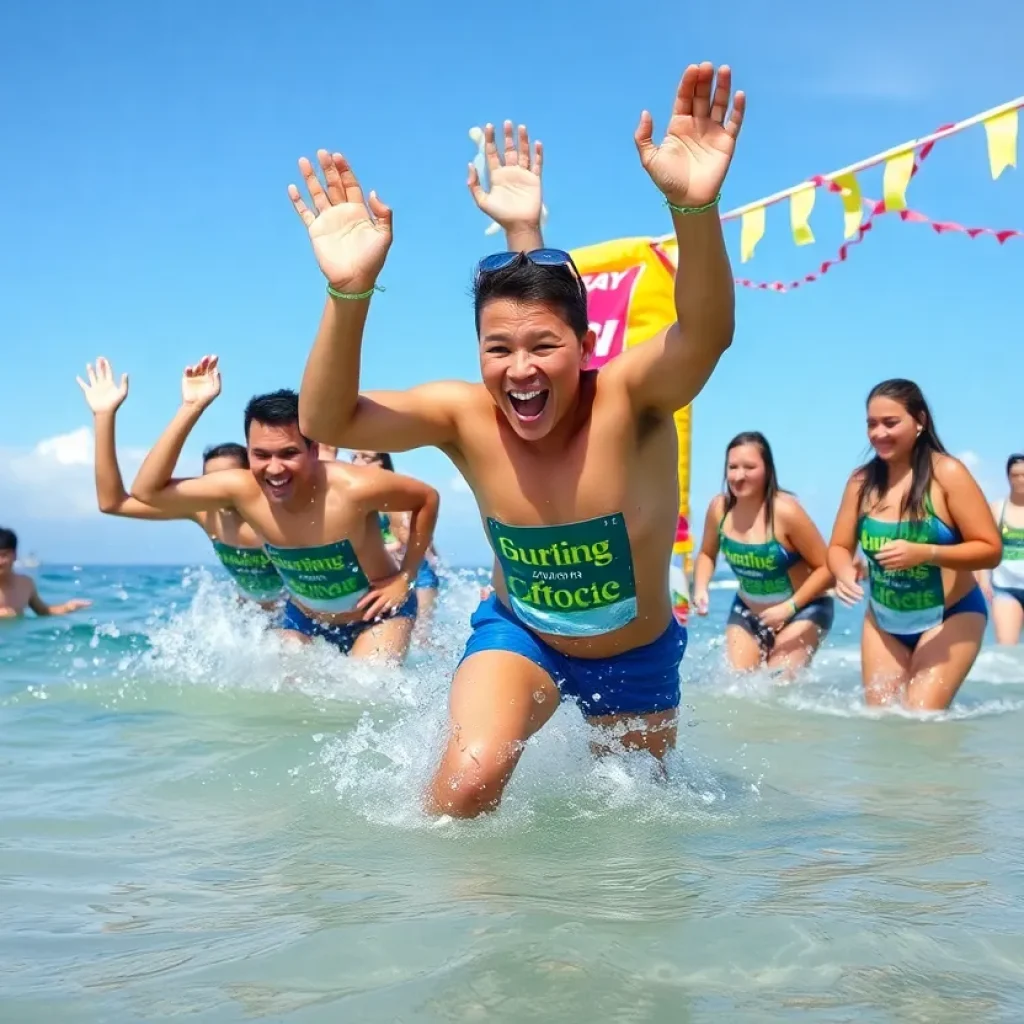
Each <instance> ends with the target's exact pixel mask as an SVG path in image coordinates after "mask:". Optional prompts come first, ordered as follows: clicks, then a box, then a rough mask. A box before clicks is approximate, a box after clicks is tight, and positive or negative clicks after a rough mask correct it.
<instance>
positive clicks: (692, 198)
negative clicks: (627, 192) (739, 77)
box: [634, 62, 746, 206]
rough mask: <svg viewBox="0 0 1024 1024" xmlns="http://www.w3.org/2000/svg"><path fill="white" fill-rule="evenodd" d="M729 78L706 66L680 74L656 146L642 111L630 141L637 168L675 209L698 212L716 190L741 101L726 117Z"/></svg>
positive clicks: (728, 159) (726, 71) (732, 145)
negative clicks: (640, 167) (693, 208)
mask: <svg viewBox="0 0 1024 1024" xmlns="http://www.w3.org/2000/svg"><path fill="white" fill-rule="evenodd" d="M731 89H732V72H731V71H730V69H729V68H728V66H727V65H724V64H723V65H722V66H721V67H720V68H719V69H718V82H717V84H716V82H715V69H714V66H713V65H712V64H711V63H710V62H705V63H704V64H701V65H700V66H698V65H696V64H691V65H690V66H689V67H688V68H687V69H686V71H685V72H684V73H683V77H682V80H681V81H680V83H679V90H678V92H677V93H676V101H675V103H674V105H673V107H672V117H671V119H670V120H669V123H668V128H667V129H666V132H665V138H664V139H663V140H662V142H661V145H660V146H656V145H655V144H654V141H653V139H652V135H653V131H654V124H653V121H652V119H651V115H650V114H649V113H648V112H647V111H646V110H645V111H644V112H643V113H642V114H641V115H640V124H639V126H638V127H637V130H636V134H635V136H634V139H635V141H636V147H637V150H638V152H639V153H640V162H641V163H642V164H643V166H644V170H645V171H647V173H648V174H649V175H650V176H651V179H652V180H653V182H654V184H655V185H657V186H658V188H659V189H661V191H662V192H663V193H664V195H665V198H666V199H668V201H669V202H670V203H673V204H674V205H676V206H704V205H706V204H707V203H710V202H712V201H713V200H714V198H715V197H716V196H717V195H718V193H719V192H720V191H721V189H722V182H723V181H725V175H726V172H727V171H728V170H729V164H730V163H731V162H732V156H733V152H734V151H735V149H736V138H737V136H738V135H739V133H740V128H741V127H742V125H743V114H744V111H745V109H746V96H745V95H744V94H743V93H742V92H737V93H736V96H735V99H734V100H733V108H732V113H731V115H730V116H729V118H728V120H726V114H728V113H729V94H730V92H731Z"/></svg>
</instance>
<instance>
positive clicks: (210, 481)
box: [132, 356, 439, 661]
mask: <svg viewBox="0 0 1024 1024" xmlns="http://www.w3.org/2000/svg"><path fill="white" fill-rule="evenodd" d="M220 387H221V383H220V371H219V369H218V367H217V357H216V356H204V357H203V359H202V360H200V362H199V363H197V364H196V365H194V366H190V367H187V368H186V370H185V374H184V377H183V379H182V399H183V401H182V405H181V408H180V409H179V410H178V412H177V414H176V415H175V417H174V419H173V420H172V421H171V424H170V426H169V427H168V428H167V429H166V430H165V431H164V433H163V436H162V437H161V438H160V439H159V440H158V441H157V443H156V445H155V446H154V448H153V450H152V451H151V452H150V453H149V455H147V456H146V459H145V461H144V462H143V464H142V466H141V468H140V469H139V473H138V476H137V477H136V478H135V483H134V484H133V485H132V494H133V495H134V496H135V497H136V498H138V499H139V500H140V501H144V502H145V503H146V504H147V505H152V506H153V507H154V508H157V509H160V510H162V511H164V512H174V513H178V514H182V513H190V512H191V513H197V512H202V511H206V510H213V509H224V508H227V509H233V510H235V511H237V512H238V514H239V515H240V516H241V517H242V518H243V519H244V520H245V521H246V522H247V523H248V524H249V525H250V526H251V527H252V528H253V529H254V530H255V531H256V533H257V534H258V535H259V536H260V537H262V538H263V539H264V541H265V548H266V552H267V555H268V556H269V558H270V561H271V562H272V563H273V565H274V567H275V568H276V569H277V571H278V573H279V575H280V577H281V579H282V580H283V582H284V586H285V588H286V589H287V591H288V594H289V598H288V601H287V602H286V604H285V608H284V614H283V618H282V621H281V623H280V627H281V628H282V629H283V630H284V631H285V632H286V633H287V634H289V635H291V636H293V637H295V638H297V639H301V640H303V641H308V640H310V639H312V638H315V637H320V638H322V639H324V640H327V641H328V642H329V643H332V644H334V645H335V646H336V647H337V648H338V649H339V650H340V651H342V652H343V653H345V654H351V655H353V656H354V657H361V658H374V657H380V658H383V659H384V660H387V661H401V660H402V659H403V658H404V657H405V654H406V653H407V651H408V647H409V638H410V636H411V633H412V626H413V622H414V620H415V617H416V595H415V592H414V591H413V589H412V588H413V581H414V580H415V578H416V570H417V568H418V567H419V564H420V562H421V561H422V559H423V556H424V553H425V552H426V550H427V548H428V547H429V545H430V540H431V537H432V536H433V531H434V524H435V523H436V521H437V511H438V504H439V499H438V494H437V491H435V490H434V489H433V488H432V487H429V486H427V485H426V484H424V483H421V482H420V481H418V480H413V479H412V478H411V477H407V476H402V475H400V474H398V473H387V472H385V471H384V470H383V469H380V468H379V467H370V466H352V465H349V464H347V463H343V462H337V461H335V462H324V461H322V460H321V459H320V458H319V451H318V446H317V444H316V442H315V441H310V440H309V439H308V438H306V437H304V436H303V435H302V433H301V431H300V430H299V406H298V395H297V394H296V393H295V392H294V391H289V390H286V389H282V390H279V391H274V392H271V393H269V394H266V395H257V396H255V397H254V398H253V399H251V400H250V402H249V403H248V405H247V406H246V408H245V415H244V426H245V437H246V443H247V450H248V456H249V468H248V469H228V470H224V471H223V472H220V473H210V474H206V475H204V476H201V477H192V478H189V479H179V480H175V479H172V477H171V474H172V473H173V472H174V466H175V464H176V462H177V461H178V456H179V455H180V454H181V449H182V447H183V445H184V444H185V440H186V439H187V438H188V435H189V433H190V432H191V430H192V428H193V427H194V426H195V424H196V423H197V422H198V420H199V417H200V416H201V415H202V413H203V411H204V410H205V409H206V408H207V406H209V405H210V403H211V402H213V401H214V400H215V399H216V398H217V396H218V395H219V394H220ZM379 511H402V512H410V513H411V514H412V520H411V526H410V540H409V546H408V548H407V550H406V552H405V557H404V558H403V559H402V564H401V566H400V567H398V568H397V569H396V566H395V562H394V560H393V559H392V557H391V556H390V555H389V554H388V553H387V551H386V550H385V548H384V541H383V538H382V537H381V531H380V525H379V521H378V512H379Z"/></svg>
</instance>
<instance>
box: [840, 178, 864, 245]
mask: <svg viewBox="0 0 1024 1024" xmlns="http://www.w3.org/2000/svg"><path fill="white" fill-rule="evenodd" d="M835 182H836V184H837V185H838V186H839V187H840V188H841V189H842V192H840V193H839V197H840V199H842V201H843V238H847V239H849V238H853V236H854V235H855V234H857V228H859V227H860V225H861V221H862V220H863V219H864V199H863V197H862V196H861V194H860V182H859V181H857V175H856V174H841V175H839V177H838V178H836V179H835Z"/></svg>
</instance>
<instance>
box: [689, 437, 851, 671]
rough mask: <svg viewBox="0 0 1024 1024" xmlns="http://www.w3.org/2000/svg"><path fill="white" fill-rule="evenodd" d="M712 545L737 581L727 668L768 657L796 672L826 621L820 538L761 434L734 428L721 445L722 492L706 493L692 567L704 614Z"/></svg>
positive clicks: (697, 603)
mask: <svg viewBox="0 0 1024 1024" xmlns="http://www.w3.org/2000/svg"><path fill="white" fill-rule="evenodd" d="M719 552H721V554H722V555H723V556H724V557H725V560H726V561H727V562H728V563H729V566H730V568H731V569H732V571H733V572H734V573H735V574H736V578H737V580H739V585H740V586H739V593H738V594H737V596H736V600H735V601H733V605H732V609H731V610H730V612H729V619H728V622H727V623H726V627H725V642H726V651H727V654H728V657H729V663H730V664H731V665H732V667H733V668H734V669H737V670H739V671H746V670H749V669H754V668H757V667H758V666H759V665H763V664H767V666H768V668H770V669H784V670H785V671H787V673H792V672H795V671H796V670H797V669H798V668H801V667H803V666H804V665H806V664H807V663H808V662H809V661H810V660H811V658H812V657H813V656H814V652H815V651H816V650H817V649H818V646H819V645H820V643H821V641H822V639H823V638H824V636H825V634H826V633H827V632H828V631H829V629H831V627H832V617H833V613H834V609H833V601H832V598H831V597H827V596H826V594H825V591H826V590H828V588H829V587H830V586H831V585H832V575H831V573H830V572H829V571H828V566H827V565H826V550H825V540H824V538H823V537H822V536H821V534H820V533H819V532H818V528H817V527H816V526H815V525H814V523H813V522H811V519H810V517H809V516H808V515H807V513H806V512H805V511H804V510H803V508H802V507H801V505H800V503H799V502H798V501H797V500H796V498H794V497H793V495H791V494H787V493H786V492H785V491H782V490H781V489H780V488H779V481H778V478H777V476H776V474H775V459H774V458H773V456H772V450H771V447H770V446H769V444H768V440H767V438H766V437H765V436H764V434H762V433H759V432H758V431H756V430H753V431H747V432H745V433H743V434H737V435H736V437H734V438H733V439H732V440H731V441H730V442H729V444H728V445H727V446H726V449H725V479H724V482H723V488H722V493H721V494H719V495H717V496H716V497H715V498H713V499H712V501H711V504H710V505H709V506H708V513H707V518H706V519H705V521H704V536H703V538H702V539H701V546H700V552H699V554H698V555H697V562H696V565H695V566H694V574H693V607H694V610H695V611H696V612H697V614H698V615H707V613H708V584H709V583H710V582H711V577H712V575H713V574H714V571H715V562H716V560H717V558H718V555H719Z"/></svg>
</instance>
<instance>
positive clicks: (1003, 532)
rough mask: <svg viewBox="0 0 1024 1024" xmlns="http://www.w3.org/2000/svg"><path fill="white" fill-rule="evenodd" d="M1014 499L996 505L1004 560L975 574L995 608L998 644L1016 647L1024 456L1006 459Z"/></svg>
mask: <svg viewBox="0 0 1024 1024" xmlns="http://www.w3.org/2000/svg"><path fill="white" fill-rule="evenodd" d="M1006 477H1007V479H1008V480H1009V481H1010V496H1009V498H1006V499H1004V500H1003V501H996V502H993V503H992V506H991V507H992V514H993V515H994V516H995V518H996V521H997V523H998V525H999V534H1000V537H1001V538H1002V541H1003V560H1002V561H1001V562H1000V563H999V564H998V565H997V566H996V567H995V568H994V569H993V570H992V571H991V572H989V571H988V570H985V569H983V570H981V571H980V572H978V573H976V574H975V575H976V576H977V577H978V582H979V583H980V584H981V589H982V590H983V591H984V592H985V596H986V597H987V598H988V602H989V604H990V605H991V606H992V625H993V627H994V628H995V632H996V643H999V644H1006V645H1008V646H1013V645H1015V644H1017V643H1019V641H1020V633H1021V629H1022V628H1024V455H1020V454H1017V455H1011V456H1010V457H1009V459H1007V460H1006Z"/></svg>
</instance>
